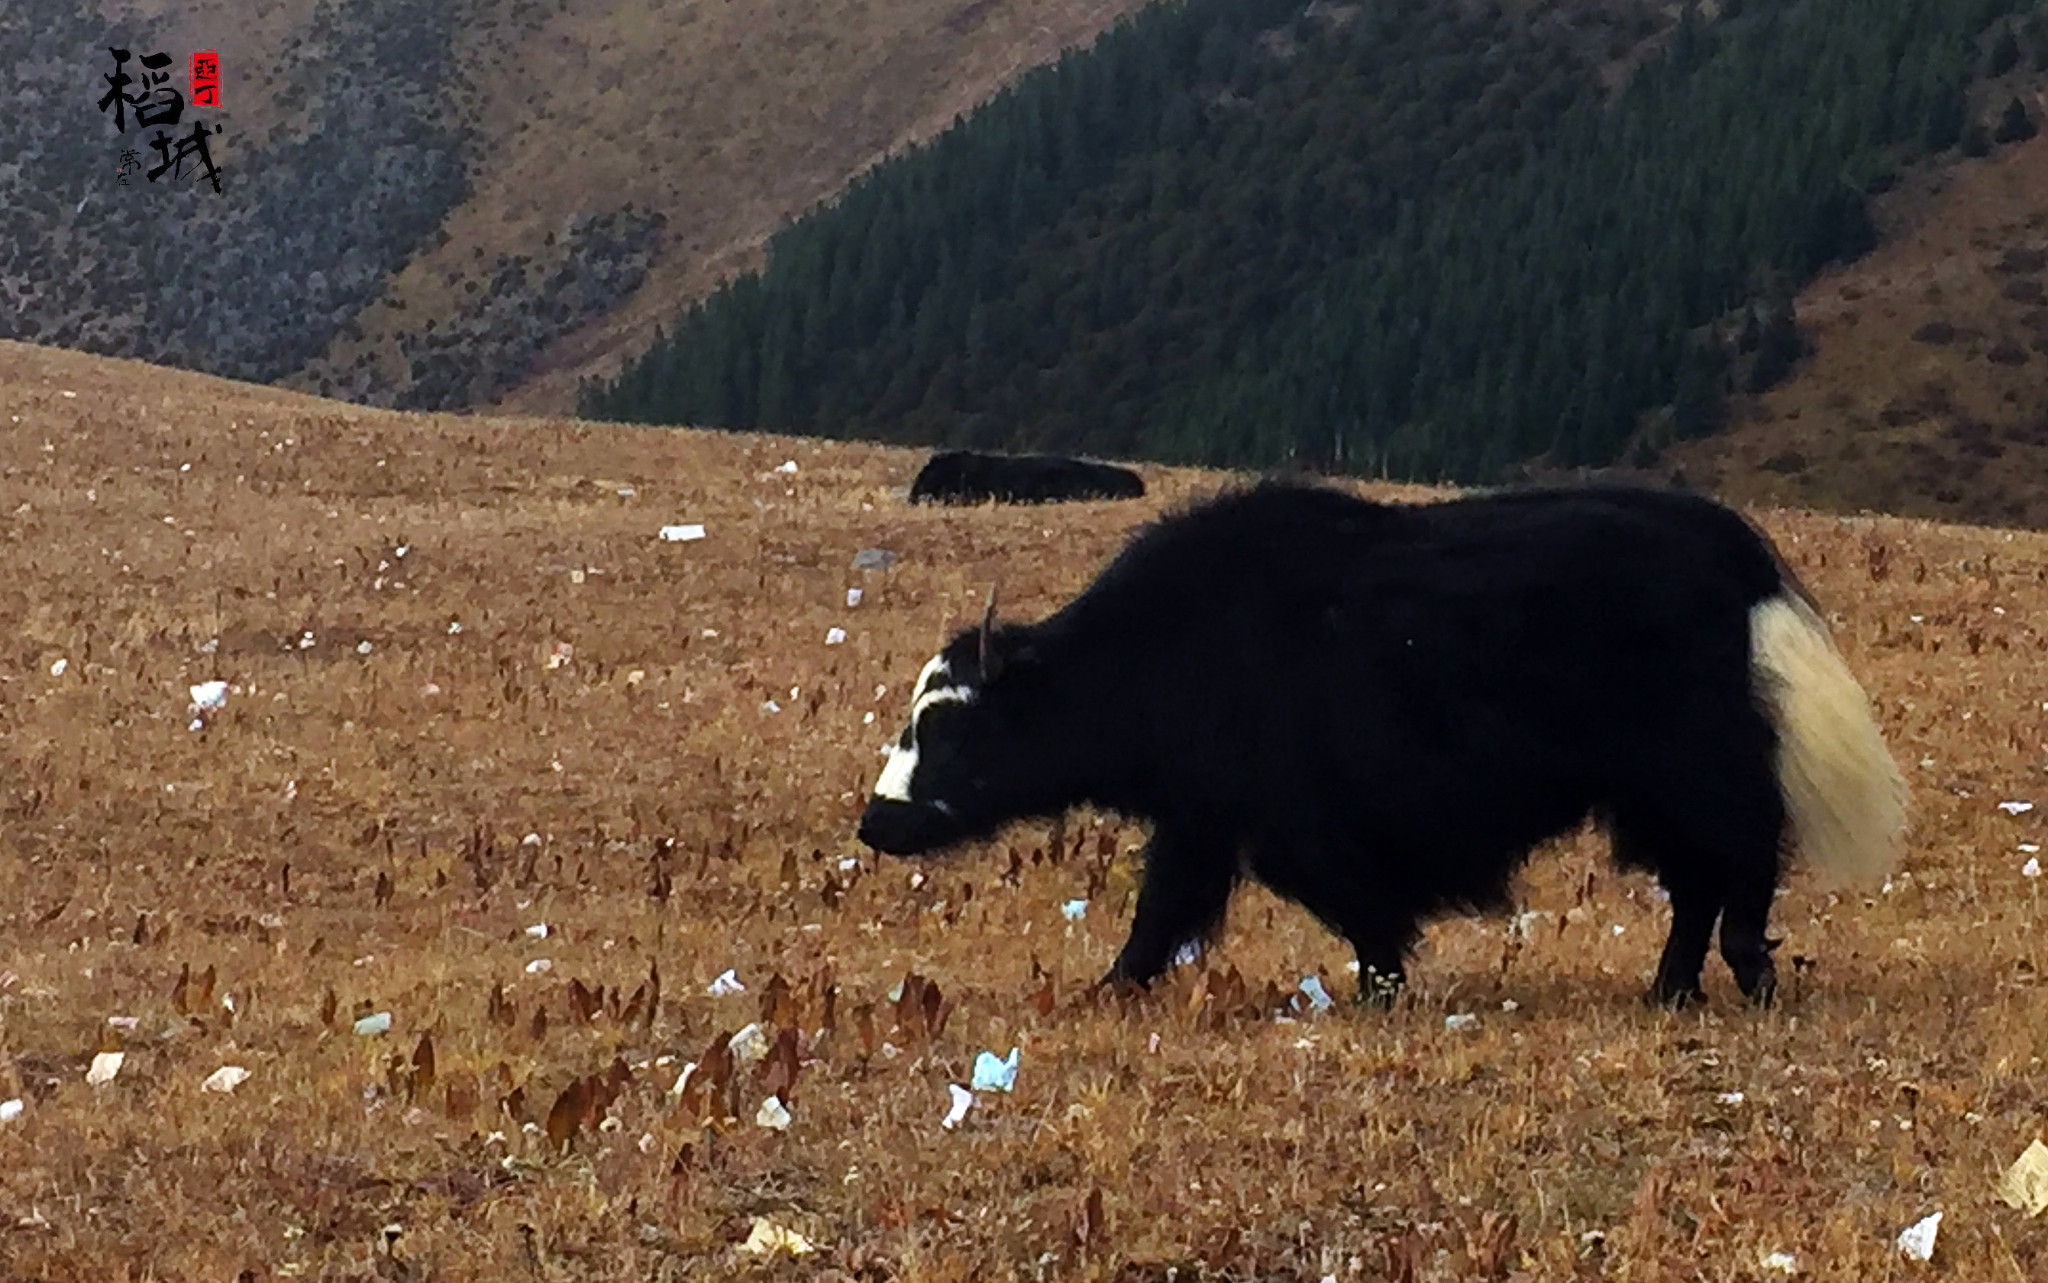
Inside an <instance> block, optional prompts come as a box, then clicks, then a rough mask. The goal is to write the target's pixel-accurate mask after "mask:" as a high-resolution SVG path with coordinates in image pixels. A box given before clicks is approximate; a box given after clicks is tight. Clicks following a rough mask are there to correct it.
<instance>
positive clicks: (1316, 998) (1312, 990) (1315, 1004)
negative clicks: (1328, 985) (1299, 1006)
mask: <svg viewBox="0 0 2048 1283" xmlns="http://www.w3.org/2000/svg"><path fill="white" fill-rule="evenodd" d="M1301 991H1302V993H1304V994H1306V995H1307V996H1308V1001H1309V1006H1310V1007H1312V1008H1314V1009H1315V1010H1317V1011H1328V1010H1329V1009H1330V1008H1331V1007H1333V1006H1335V1005H1336V1000H1335V999H1333V998H1331V997H1330V991H1329V990H1327V989H1325V988H1323V982H1322V980H1321V979H1320V978H1319V977H1316V976H1303V977H1302V978H1301Z"/></svg>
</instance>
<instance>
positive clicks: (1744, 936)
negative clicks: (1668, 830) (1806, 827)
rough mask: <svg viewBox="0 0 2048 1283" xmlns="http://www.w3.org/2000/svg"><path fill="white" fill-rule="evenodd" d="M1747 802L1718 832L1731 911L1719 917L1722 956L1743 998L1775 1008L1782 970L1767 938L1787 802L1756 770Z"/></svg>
mask: <svg viewBox="0 0 2048 1283" xmlns="http://www.w3.org/2000/svg"><path fill="white" fill-rule="evenodd" d="M1746 794H1747V796H1746V798H1745V799H1744V800H1743V801H1742V802H1740V803H1738V804H1737V805H1736V806H1735V807H1733V808H1731V810H1730V812H1729V813H1728V814H1727V815H1725V816H1724V817H1723V820H1722V828H1721V830H1720V838H1721V845H1720V846H1719V848H1718V849H1719V850H1721V851H1722V852H1723V855H1722V860H1723V867H1724V869H1725V872H1724V874H1723V876H1724V879H1725V882H1726V886H1727V901H1728V905H1727V909H1726V910H1725V911H1724V912H1723V913H1722V915H1721V958H1722V960H1723V961H1724V962H1726V963H1727V964H1728V969H1729V970H1730V971H1732V972H1734V973H1735V985H1736V987H1737V988H1738V989H1740V990H1742V993H1743V996H1744V997H1746V998H1748V999H1749V1000H1750V1001H1752V1002H1754V1003H1756V1004H1757V1005H1758V1006H1760V1007H1768V1006H1770V1005H1771V999H1772V997H1773V996H1774V995H1775V994H1776V992H1777V988H1778V972H1777V968H1776V966H1774V965H1773V964H1772V962H1771V950H1773V949H1775V948H1777V947H1778V942H1777V941H1775V940H1772V939H1769V938H1768V937H1767V936H1766V935H1765V934H1764V932H1765V928H1766V926H1767V924H1768V923H1769V921H1770V916H1771V901H1772V900H1773V899H1774V898H1776V896H1777V893H1778V839H1779V836H1780V834H1781V833H1782V831H1783V829H1784V823H1785V811H1784V801H1783V799H1782V798H1781V797H1780V795H1779V793H1778V788H1777V782H1776V780H1775V779H1774V778H1772V776H1771V775H1769V774H1768V773H1765V772H1761V771H1760V772H1758V773H1757V778H1756V779H1755V780H1753V782H1752V783H1751V785H1750V787H1749V788H1748V789H1747V790H1746Z"/></svg>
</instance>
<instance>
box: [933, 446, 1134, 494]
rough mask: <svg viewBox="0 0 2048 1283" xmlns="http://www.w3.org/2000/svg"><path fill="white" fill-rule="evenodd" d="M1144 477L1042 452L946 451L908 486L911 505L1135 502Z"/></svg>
mask: <svg viewBox="0 0 2048 1283" xmlns="http://www.w3.org/2000/svg"><path fill="white" fill-rule="evenodd" d="M1144 494H1145V482H1144V479H1143V478H1141V477H1139V476H1138V474H1137V473H1135V472H1132V471H1131V470H1130V469H1129V468H1119V467H1116V466H1114V465H1112V464H1107V463H1093V462H1090V461H1088V460H1086V459H1066V458H1061V457H1059V456H1057V455H1044V454H1022V455H1019V454H980V453H976V452H975V451H972V450H946V451H941V452H939V453H937V454H934V455H932V457H931V458H929V459H927V460H926V461H925V465H924V468H923V470H922V471H920V472H919V473H918V474H917V480H916V481H914V482H912V483H911V486H910V501H911V502H912V503H927V502H940V503H982V502H984V501H986V500H989V499H994V500H996V501H997V502H999V503H1057V502H1060V501H1062V500H1069V499H1137V498H1142V497H1143V496H1144Z"/></svg>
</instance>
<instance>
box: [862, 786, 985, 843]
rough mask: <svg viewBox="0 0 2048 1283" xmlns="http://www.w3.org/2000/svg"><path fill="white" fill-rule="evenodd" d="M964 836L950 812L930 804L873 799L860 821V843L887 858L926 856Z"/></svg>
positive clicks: (883, 798)
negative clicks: (894, 856) (893, 856)
mask: <svg viewBox="0 0 2048 1283" xmlns="http://www.w3.org/2000/svg"><path fill="white" fill-rule="evenodd" d="M961 836H962V832H961V827H960V824H959V822H958V821H957V820H955V819H954V818H953V814H952V811H951V809H950V808H948V807H944V806H938V805H934V804H932V803H930V802H898V801H896V800H895V799H893V798H886V797H876V798H870V799H869V800H868V808H867V810H866V811H863V812H862V813H861V817H860V833H859V837H860V840H861V841H862V842H863V843H865V844H867V845H868V846H870V847H873V848H874V849H875V850H877V851H880V852H881V853H882V854H884V855H926V854H929V853H931V852H933V851H936V850H938V849H939V848H941V847H945V846H950V845H952V844H953V843H954V842H957V841H959V840H960V838H961Z"/></svg>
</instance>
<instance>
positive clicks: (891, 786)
mask: <svg viewBox="0 0 2048 1283" xmlns="http://www.w3.org/2000/svg"><path fill="white" fill-rule="evenodd" d="M952 677H953V671H952V669H951V668H950V667H948V666H947V664H946V659H945V656H943V655H934V656H932V657H931V659H930V660H928V661H926V663H925V666H924V670H923V671H922V672H920V673H918V675H917V686H916V688H915V689H914V690H913V692H912V693H911V697H910V747H909V748H904V747H903V746H902V745H901V744H891V745H890V746H889V747H888V749H887V752H888V754H889V761H888V764H887V765H885V766H883V767H882V778H881V779H879V780H877V781H876V782H875V796H876V797H879V798H884V799H887V800H888V801H891V802H908V801H909V800H910V781H911V778H912V777H913V776H915V775H916V774H917V723H918V719H919V718H921V717H923V716H924V713H925V710H926V709H929V708H932V707H933V706H935V705H938V704H971V703H973V702H974V690H973V688H972V687H968V686H953V685H946V684H945V683H948V682H950V681H951V680H952ZM935 805H936V804H935ZM940 809H942V810H944V809H947V808H945V807H943V806H941V807H940Z"/></svg>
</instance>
